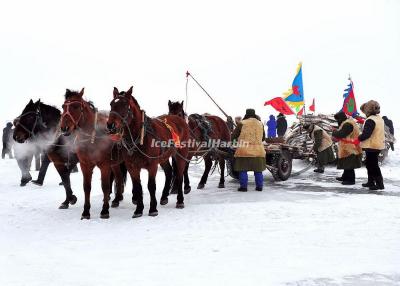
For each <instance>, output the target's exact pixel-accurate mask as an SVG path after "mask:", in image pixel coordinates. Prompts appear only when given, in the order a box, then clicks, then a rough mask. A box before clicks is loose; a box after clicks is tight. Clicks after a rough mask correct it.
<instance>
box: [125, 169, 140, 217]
mask: <svg viewBox="0 0 400 286" xmlns="http://www.w3.org/2000/svg"><path fill="white" fill-rule="evenodd" d="M127 167H128V171H129V174H130V175H131V179H132V202H134V201H135V202H136V210H135V212H134V213H133V216H132V217H133V218H136V217H141V216H142V215H143V209H144V205H143V189H142V184H141V182H140V169H139V168H136V167H134V166H127Z"/></svg>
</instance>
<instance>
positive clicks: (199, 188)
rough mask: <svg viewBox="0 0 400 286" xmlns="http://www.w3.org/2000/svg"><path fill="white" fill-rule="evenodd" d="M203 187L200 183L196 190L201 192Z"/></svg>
mask: <svg viewBox="0 0 400 286" xmlns="http://www.w3.org/2000/svg"><path fill="white" fill-rule="evenodd" d="M205 185H206V184H202V183H200V184H199V185H198V186H197V189H198V190H202V189H204V187H205Z"/></svg>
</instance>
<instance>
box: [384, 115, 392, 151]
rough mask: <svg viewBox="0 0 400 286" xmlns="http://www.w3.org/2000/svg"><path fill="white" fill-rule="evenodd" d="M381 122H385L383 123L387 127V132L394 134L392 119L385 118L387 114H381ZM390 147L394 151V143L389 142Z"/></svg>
mask: <svg viewBox="0 0 400 286" xmlns="http://www.w3.org/2000/svg"><path fill="white" fill-rule="evenodd" d="M382 119H383V122H385V125H386V126H387V127H388V128H389V133H390V134H391V135H392V136H394V127H393V121H392V120H390V119H389V118H387V116H386V115H385V116H382ZM389 144H390V149H392V151H394V143H393V142H390V143H389Z"/></svg>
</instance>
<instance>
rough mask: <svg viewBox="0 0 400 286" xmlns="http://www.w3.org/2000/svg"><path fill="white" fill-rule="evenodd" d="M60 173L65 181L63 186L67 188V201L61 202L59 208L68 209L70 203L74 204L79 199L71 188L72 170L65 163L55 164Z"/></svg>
mask: <svg viewBox="0 0 400 286" xmlns="http://www.w3.org/2000/svg"><path fill="white" fill-rule="evenodd" d="M54 166H55V167H56V170H57V172H58V174H59V175H60V177H61V181H62V182H63V186H64V189H65V196H66V198H65V201H64V202H62V203H61V205H60V206H59V207H58V208H59V209H67V208H68V207H69V204H71V205H74V204H75V203H76V201H77V200H78V199H77V198H76V196H75V195H74V194H73V192H72V189H71V181H70V174H71V172H70V170H69V169H68V168H67V167H66V166H65V165H64V164H54Z"/></svg>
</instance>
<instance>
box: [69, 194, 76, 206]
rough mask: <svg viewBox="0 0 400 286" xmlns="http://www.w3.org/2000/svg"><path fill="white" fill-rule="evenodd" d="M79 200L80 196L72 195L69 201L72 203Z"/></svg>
mask: <svg viewBox="0 0 400 286" xmlns="http://www.w3.org/2000/svg"><path fill="white" fill-rule="evenodd" d="M77 201H78V198H77V197H76V196H75V195H72V197H71V198H70V199H69V203H70V204H71V205H74V204H76V202H77Z"/></svg>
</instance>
